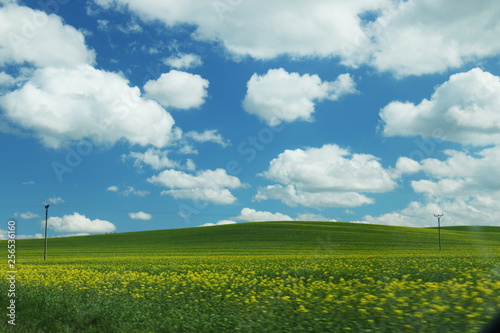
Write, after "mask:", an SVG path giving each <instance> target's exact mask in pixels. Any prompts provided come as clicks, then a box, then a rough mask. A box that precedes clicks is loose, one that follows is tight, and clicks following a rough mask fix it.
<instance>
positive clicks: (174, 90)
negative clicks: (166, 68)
mask: <svg viewBox="0 0 500 333" xmlns="http://www.w3.org/2000/svg"><path fill="white" fill-rule="evenodd" d="M208 85H209V82H208V81H207V80H205V79H204V78H202V77H201V76H200V75H197V74H190V73H186V72H180V71H176V70H171V71H170V72H168V73H166V74H162V75H161V76H160V77H159V78H158V79H157V80H150V81H148V82H146V84H145V85H144V90H145V91H146V96H148V97H149V98H152V99H154V100H156V101H158V103H160V104H161V105H163V106H164V107H173V108H176V109H181V110H186V109H191V108H199V107H200V106H201V105H203V103H205V98H206V97H207V94H208V93H207V89H208Z"/></svg>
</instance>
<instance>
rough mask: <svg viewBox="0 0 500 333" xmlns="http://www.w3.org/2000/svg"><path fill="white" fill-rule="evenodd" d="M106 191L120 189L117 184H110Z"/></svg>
mask: <svg viewBox="0 0 500 333" xmlns="http://www.w3.org/2000/svg"><path fill="white" fill-rule="evenodd" d="M106 191H108V192H118V191H119V188H118V186H115V185H112V186H109V187H108V188H107V189H106Z"/></svg>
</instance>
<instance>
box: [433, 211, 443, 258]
mask: <svg viewBox="0 0 500 333" xmlns="http://www.w3.org/2000/svg"><path fill="white" fill-rule="evenodd" d="M434 217H437V219H438V238H439V251H441V217H443V214H434Z"/></svg>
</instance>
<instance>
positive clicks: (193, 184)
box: [148, 169, 245, 204]
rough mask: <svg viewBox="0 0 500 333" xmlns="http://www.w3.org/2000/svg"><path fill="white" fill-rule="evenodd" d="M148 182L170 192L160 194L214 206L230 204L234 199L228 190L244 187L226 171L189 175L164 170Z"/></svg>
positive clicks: (206, 171)
mask: <svg viewBox="0 0 500 333" xmlns="http://www.w3.org/2000/svg"><path fill="white" fill-rule="evenodd" d="M148 182H150V183H152V184H155V185H159V186H165V187H167V188H170V190H166V191H163V192H162V194H164V195H170V196H172V197H174V198H176V199H192V200H200V201H209V202H212V203H215V204H232V203H234V202H236V200H237V199H236V197H235V196H234V195H233V194H232V193H231V191H230V189H237V188H241V187H244V186H245V185H244V184H242V183H241V182H240V180H239V179H238V178H237V177H234V176H230V175H228V174H227V173H226V170H223V169H216V170H203V171H198V172H196V174H189V173H185V172H182V171H177V170H164V171H162V172H161V173H160V174H158V175H156V176H153V177H150V178H148Z"/></svg>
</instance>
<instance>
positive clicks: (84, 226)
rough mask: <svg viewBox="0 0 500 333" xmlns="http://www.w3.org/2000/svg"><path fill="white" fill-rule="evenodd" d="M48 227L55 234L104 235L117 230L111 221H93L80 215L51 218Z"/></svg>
mask: <svg viewBox="0 0 500 333" xmlns="http://www.w3.org/2000/svg"><path fill="white" fill-rule="evenodd" d="M44 223H45V222H43V223H41V224H44ZM48 227H49V228H51V229H53V230H54V231H55V232H67V233H81V232H83V233H104V232H112V231H115V230H116V227H115V225H114V224H113V223H111V222H109V221H105V220H98V219H95V220H91V219H89V218H87V217H86V216H85V215H81V214H79V213H73V215H64V216H63V217H50V218H49V219H48Z"/></svg>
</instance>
